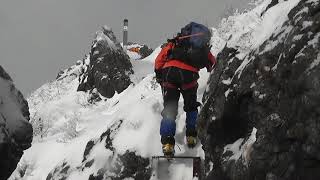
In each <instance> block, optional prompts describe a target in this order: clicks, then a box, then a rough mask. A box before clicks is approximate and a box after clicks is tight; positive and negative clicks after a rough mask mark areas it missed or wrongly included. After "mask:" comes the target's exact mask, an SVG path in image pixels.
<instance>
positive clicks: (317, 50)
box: [198, 0, 320, 180]
mask: <svg viewBox="0 0 320 180" xmlns="http://www.w3.org/2000/svg"><path fill="white" fill-rule="evenodd" d="M273 2H276V1H273ZM319 32H320V3H319V1H305V0H303V1H300V3H299V4H298V5H297V6H296V7H295V8H293V9H292V10H291V12H290V13H289V15H288V20H287V21H286V22H285V23H284V24H283V25H282V27H281V29H280V30H278V31H277V33H274V34H273V35H272V36H271V37H270V38H269V39H268V40H267V41H265V42H264V43H263V44H262V45H261V46H260V47H259V48H258V49H256V50H253V51H252V52H251V53H250V54H248V56H247V57H245V58H247V59H246V60H250V61H249V63H248V64H247V65H246V67H245V68H244V69H243V70H242V71H237V72H236V70H237V69H238V68H239V66H240V64H241V63H242V62H243V61H244V60H245V59H238V58H237V57H236V56H235V54H236V53H237V49H235V48H229V47H225V48H224V49H223V50H222V52H221V53H220V54H219V55H218V57H217V58H218V65H217V67H216V70H215V72H214V73H213V74H212V75H211V77H210V80H209V83H210V85H209V91H208V92H206V94H205V96H204V98H203V103H204V106H203V108H202V110H201V112H200V115H199V122H198V123H199V124H198V128H199V129H198V131H199V136H200V138H201V142H202V143H203V147H204V150H205V154H206V169H207V172H208V176H207V179H215V180H221V179H228V180H244V179H245V180H250V179H252V180H254V179H268V180H269V179H270V180H280V179H281V180H292V179H295V180H300V179H301V180H302V179H304V180H306V179H307V180H312V179H320V156H319V152H320V146H319V143H320V108H319V107H320V33H319ZM229 78H230V79H231V80H230V82H228V83H226V81H225V80H227V79H229ZM253 127H255V128H256V129H257V132H256V134H254V133H253V131H254V129H253ZM235 142H238V145H239V147H238V149H239V150H240V153H241V154H238V155H239V156H238V157H237V158H235V156H237V154H236V152H230V151H227V150H226V145H227V144H232V143H233V144H234V145H236V143H235ZM210 163H212V164H213V169H212V170H211V171H210V167H209V164H210Z"/></svg>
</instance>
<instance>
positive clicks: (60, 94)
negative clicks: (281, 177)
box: [11, 0, 319, 180]
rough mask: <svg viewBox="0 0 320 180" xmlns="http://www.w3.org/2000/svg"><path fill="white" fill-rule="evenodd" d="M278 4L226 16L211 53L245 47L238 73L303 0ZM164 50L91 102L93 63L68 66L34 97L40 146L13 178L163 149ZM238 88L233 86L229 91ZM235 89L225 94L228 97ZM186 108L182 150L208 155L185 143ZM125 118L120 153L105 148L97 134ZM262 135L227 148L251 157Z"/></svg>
mask: <svg viewBox="0 0 320 180" xmlns="http://www.w3.org/2000/svg"><path fill="white" fill-rule="evenodd" d="M270 2H271V0H265V1H263V2H261V3H260V4H259V5H258V6H257V7H256V8H255V9H253V10H252V11H249V12H247V13H243V14H237V15H234V16H231V17H229V18H227V19H224V20H223V21H222V22H221V25H220V27H219V28H218V29H213V37H212V39H211V44H212V49H211V51H212V52H213V53H214V54H215V55H217V54H218V53H219V52H220V51H221V50H222V48H223V47H224V45H225V44H226V43H227V45H228V47H235V48H237V49H239V51H240V53H239V54H238V55H237V56H238V57H239V59H244V60H243V62H242V64H241V66H240V67H239V69H238V70H237V73H236V74H235V75H238V78H239V77H240V75H241V72H242V70H243V69H244V68H245V67H246V65H247V64H248V63H249V62H250V59H246V58H245V57H246V56H247V55H248V54H249V53H250V52H251V51H254V50H255V49H256V48H258V47H259V46H260V45H261V44H262V43H263V42H264V41H266V40H267V39H268V38H269V37H270V36H271V35H272V34H273V33H274V31H280V26H281V25H282V24H283V22H284V21H285V20H286V19H287V14H288V12H289V11H290V10H291V9H292V8H293V7H294V6H295V5H296V4H297V3H298V2H299V0H288V1H280V2H279V4H278V5H276V6H274V7H272V8H270V9H269V10H268V11H267V12H266V13H265V14H264V15H263V16H261V14H262V12H263V11H264V10H265V9H266V7H267V6H268V4H269V3H270ZM269 27H270V28H269ZM96 39H97V41H96V42H94V43H98V42H99V41H107V42H108V44H109V45H110V46H111V47H113V48H115V49H118V48H121V45H114V44H110V42H109V41H111V40H110V38H109V37H108V36H106V35H105V33H103V32H100V33H97V38H96ZM111 43H112V41H111ZM160 50H161V48H160V47H159V48H157V49H156V50H155V51H154V52H153V53H152V54H151V55H150V56H148V57H147V58H145V59H143V60H141V61H132V62H131V63H132V64H133V69H134V72H135V74H134V75H132V76H131V80H132V81H133V82H134V84H132V85H131V86H129V87H128V88H127V89H126V90H125V91H123V92H122V93H120V94H116V95H115V96H114V97H112V98H110V99H104V98H103V97H101V98H102V99H103V100H102V101H100V102H97V103H96V104H88V103H87V99H88V98H89V95H88V94H87V93H84V92H76V89H77V87H78V85H79V82H78V79H77V78H78V77H79V75H80V74H81V72H82V69H81V68H82V67H84V66H83V65H84V64H85V63H81V64H79V65H77V66H74V67H73V68H72V71H69V72H72V73H67V72H64V73H63V74H64V75H63V76H62V77H61V78H59V79H58V80H56V81H53V82H51V83H48V84H45V85H43V86H42V87H41V88H39V89H38V90H37V91H35V92H34V93H33V94H32V95H31V97H30V98H29V99H28V101H29V104H30V112H31V118H32V122H33V124H34V126H36V129H38V130H37V132H38V133H36V134H35V135H36V137H35V138H34V141H33V145H32V147H31V148H30V149H28V150H27V151H25V154H24V156H23V157H22V160H21V161H20V164H19V167H18V168H17V170H16V173H14V174H13V175H12V177H11V180H13V179H15V178H16V179H23V180H37V179H39V180H43V179H46V178H47V176H48V174H49V173H50V172H51V171H53V170H54V169H55V167H57V166H59V165H61V164H63V163H64V162H67V163H68V165H69V166H70V168H69V170H68V173H67V175H66V177H67V179H69V180H82V179H83V180H87V179H88V178H89V176H90V175H91V174H97V172H98V170H99V169H100V168H106V169H108V168H110V169H112V168H113V164H112V163H113V162H114V161H113V160H114V159H115V157H116V155H117V154H124V153H125V152H126V151H127V150H129V151H131V152H135V153H136V154H137V155H139V156H142V157H145V158H150V157H151V156H153V155H161V154H162V153H161V144H160V136H159V127H160V120H161V116H160V112H161V110H162V108H163V107H162V94H161V88H160V86H159V85H158V84H157V83H156V82H155V80H154V79H153V76H154V75H153V61H154V59H155V57H156V56H157V54H158V53H159V52H160ZM266 50H268V49H266ZM131 57H132V56H131ZM133 59H134V58H133ZM318 59H319V58H318ZM318 63H319V62H318V61H316V62H315V64H318ZM213 73H214V72H213ZM72 74H75V75H72ZM200 77H201V78H200V79H199V91H198V101H199V102H201V98H202V96H203V93H204V92H205V90H206V87H207V80H208V77H209V74H208V73H207V72H205V71H204V70H202V71H200ZM234 77H236V76H234ZM231 82H232V79H227V80H225V81H224V84H226V85H228V84H231ZM230 91H231V89H229V90H228V93H229V92H230ZM228 93H226V94H225V95H226V97H227V96H228ZM182 107H183V100H182V98H181V99H180V102H179V111H178V112H179V113H178V116H177V132H176V134H177V135H176V144H177V146H176V147H175V148H176V149H175V150H176V154H177V155H195V156H200V157H201V158H202V159H204V152H203V150H202V149H201V145H200V144H198V146H197V147H196V148H195V149H193V150H190V149H188V148H187V147H186V145H185V142H184V141H185V140H184V133H185V128H184V125H185V118H186V117H185V114H184V112H183V109H182ZM40 119H41V120H40ZM37 121H39V122H42V124H43V125H42V126H39V124H38V123H37ZM120 121H121V125H120V126H119V128H117V129H116V130H115V131H114V132H113V134H112V146H113V148H114V151H113V152H111V151H110V149H106V148H105V144H104V141H102V142H99V141H97V140H96V139H99V137H100V136H101V134H103V133H104V132H106V130H108V128H110V127H111V126H112V125H114V124H117V123H119V122H120ZM255 133H256V130H253V132H252V136H251V137H250V138H249V139H248V140H247V141H246V142H244V140H243V139H242V140H238V141H237V142H235V143H236V144H233V145H227V146H226V150H230V151H233V152H234V154H235V156H234V157H233V158H234V159H238V158H239V157H240V156H244V157H245V155H246V150H248V149H250V146H251V145H252V144H253V143H254V142H255ZM90 140H96V141H95V142H96V143H97V144H96V145H95V146H94V148H93V149H92V150H91V151H90V154H89V155H88V158H89V159H92V160H94V162H93V164H92V166H90V167H88V168H84V170H81V169H79V168H78V167H83V166H84V164H83V162H82V160H83V155H84V152H85V147H86V145H87V143H88V141H90ZM178 147H180V148H178ZM107 159H109V160H110V161H108V160H107ZM23 168H25V175H24V177H20V175H19V173H18V172H19V171H20V170H21V169H23ZM191 168H192V167H191V166H190V165H188V164H183V163H180V164H179V163H173V164H171V165H169V167H168V169H167V170H169V173H168V172H163V174H165V173H167V174H169V176H168V177H167V179H188V178H191V176H190V173H192V169H191ZM160 173H161V172H160Z"/></svg>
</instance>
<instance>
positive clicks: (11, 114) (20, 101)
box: [0, 66, 32, 179]
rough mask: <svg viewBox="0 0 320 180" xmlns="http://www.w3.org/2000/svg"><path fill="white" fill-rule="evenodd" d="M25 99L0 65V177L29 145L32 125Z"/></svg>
mask: <svg viewBox="0 0 320 180" xmlns="http://www.w3.org/2000/svg"><path fill="white" fill-rule="evenodd" d="M28 121H29V108H28V103H27V101H26V100H25V99H24V98H23V95H22V94H21V92H20V91H18V90H17V89H16V88H15V86H14V84H13V82H12V79H11V78H10V76H9V75H8V74H7V73H6V72H5V71H4V69H3V68H2V67H1V66H0V179H7V178H8V177H9V176H10V175H11V173H12V172H13V171H14V170H15V168H16V166H17V164H18V162H19V160H20V158H21V156H22V154H23V151H24V150H25V149H27V148H29V147H30V146H31V141H32V126H31V124H30V123H29V122H28Z"/></svg>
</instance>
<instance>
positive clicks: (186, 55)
mask: <svg viewBox="0 0 320 180" xmlns="http://www.w3.org/2000/svg"><path fill="white" fill-rule="evenodd" d="M210 39H211V32H210V30H209V29H208V28H207V27H206V26H204V25H202V24H198V23H195V22H191V23H189V24H187V25H186V26H185V27H183V28H182V29H181V33H179V34H178V36H177V37H176V38H175V39H174V43H175V45H174V48H172V50H171V52H170V55H169V59H177V60H181V61H183V62H184V63H186V64H189V65H191V66H193V67H196V68H199V69H201V68H203V67H205V66H206V65H207V63H208V53H209V51H210V48H211V47H210Z"/></svg>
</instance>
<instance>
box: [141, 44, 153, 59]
mask: <svg viewBox="0 0 320 180" xmlns="http://www.w3.org/2000/svg"><path fill="white" fill-rule="evenodd" d="M152 52H153V49H151V48H149V47H148V46H147V45H143V46H142V47H141V48H140V51H139V54H140V55H141V59H143V58H146V57H148V56H149V55H150V54H151V53H152Z"/></svg>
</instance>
